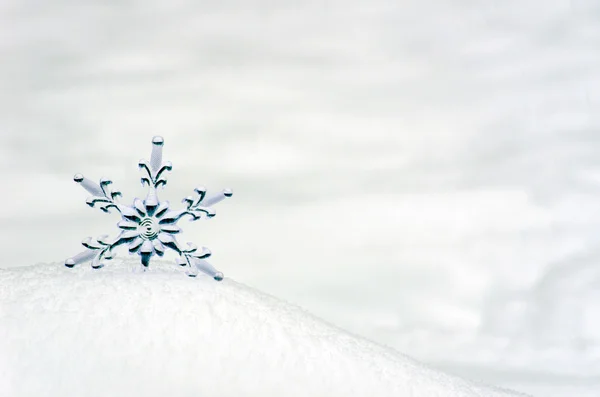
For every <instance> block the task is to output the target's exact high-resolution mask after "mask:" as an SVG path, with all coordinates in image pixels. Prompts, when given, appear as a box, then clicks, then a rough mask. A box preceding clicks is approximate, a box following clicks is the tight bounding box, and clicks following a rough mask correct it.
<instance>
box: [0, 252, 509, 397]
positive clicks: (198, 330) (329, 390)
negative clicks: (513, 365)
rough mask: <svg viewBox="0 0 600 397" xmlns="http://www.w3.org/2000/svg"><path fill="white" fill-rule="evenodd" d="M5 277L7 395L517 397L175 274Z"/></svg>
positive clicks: (233, 288) (2, 347) (285, 307)
mask: <svg viewBox="0 0 600 397" xmlns="http://www.w3.org/2000/svg"><path fill="white" fill-rule="evenodd" d="M135 269H139V264H137V263H136V262H134V261H132V260H127V261H124V262H121V263H119V262H116V261H115V263H110V265H108V266H107V267H106V268H104V269H102V270H101V271H95V270H92V269H90V268H88V267H80V268H77V269H75V270H70V269H66V268H64V267H63V266H61V265H58V264H51V265H50V264H49V265H42V264H40V265H36V266H29V267H21V268H13V269H2V270H0V395H1V396H10V397H25V396H35V397H39V396H56V397H59V396H60V397H71V396H72V397H79V396H86V397H94V396H106V397H108V396H110V397H119V396H124V397H125V396H127V397H131V396H144V397H152V396H159V397H164V396H172V397H183V396H211V397H219V396H232V397H233V396H247V397H250V396H257V397H258V396H260V397H268V396H277V397H279V396H287V397H293V396H303V397H306V396H310V397H319V396H323V397H336V396H357V397H358V396H360V397H363V396H373V397H384V396H390V397H392V396H394V397H397V396H405V397H411V396H415V397H428V396H431V397H433V396H439V397H442V396H443V397H459V396H460V397H471V396H472V397H475V396H482V397H483V396H485V397H493V396H498V397H500V396H507V397H508V396H516V395H517V394H513V393H510V392H508V391H501V390H498V389H493V388H491V387H484V386H478V385H474V384H472V383H470V382H467V381H465V380H462V379H460V378H457V377H453V376H449V375H446V374H444V373H441V372H438V371H435V370H432V369H429V368H427V367H425V366H424V365H421V364H419V363H417V362H415V361H413V360H412V359H409V358H407V357H406V356H403V355H401V354H399V353H397V352H396V351H394V350H392V349H390V348H387V347H383V346H380V345H377V344H375V343H373V342H370V341H367V340H365V339H362V338H359V337H356V336H353V335H351V334H349V333H346V332H344V331H343V330H341V329H339V328H336V327H333V326H331V325H328V324H326V323H325V322H323V321H321V320H319V319H317V318H316V317H314V316H312V315H311V314H309V313H307V312H306V311H304V310H302V309H300V308H298V307H296V306H292V305H290V304H288V303H285V302H283V301H280V300H278V299H276V298H273V297H271V296H269V295H266V294H264V293H261V292H259V291H257V290H255V289H252V288H249V287H246V286H244V285H242V284H239V283H237V282H235V281H232V280H230V279H225V280H224V281H223V282H221V283H217V282H215V281H214V280H212V279H210V278H209V277H203V276H200V277H198V278H196V279H193V278H188V277H186V276H185V275H184V274H183V273H182V272H181V271H180V269H177V268H175V266H174V265H173V264H171V263H169V262H166V263H165V262H164V261H162V262H161V261H155V262H153V267H152V268H151V269H150V270H149V271H146V272H141V271H139V270H138V271H132V270H135Z"/></svg>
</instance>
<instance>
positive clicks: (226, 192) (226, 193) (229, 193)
mask: <svg viewBox="0 0 600 397" xmlns="http://www.w3.org/2000/svg"><path fill="white" fill-rule="evenodd" d="M223 195H224V196H225V197H231V196H233V190H231V189H224V190H223Z"/></svg>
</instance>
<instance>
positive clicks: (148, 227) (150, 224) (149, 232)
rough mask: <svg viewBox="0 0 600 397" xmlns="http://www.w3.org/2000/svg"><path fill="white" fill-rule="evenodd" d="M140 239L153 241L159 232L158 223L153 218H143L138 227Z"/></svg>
mask: <svg viewBox="0 0 600 397" xmlns="http://www.w3.org/2000/svg"><path fill="white" fill-rule="evenodd" d="M138 231H139V232H140V237H141V238H142V239H144V240H154V239H155V238H156V236H158V232H159V231H160V229H159V227H158V223H156V220H154V219H153V218H144V219H142V221H141V222H140V226H139V227H138Z"/></svg>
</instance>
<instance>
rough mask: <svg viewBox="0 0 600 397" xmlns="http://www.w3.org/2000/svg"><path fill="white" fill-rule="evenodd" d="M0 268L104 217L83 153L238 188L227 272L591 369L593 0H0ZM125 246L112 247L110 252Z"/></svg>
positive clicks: (123, 186) (448, 344) (112, 172)
mask: <svg viewBox="0 0 600 397" xmlns="http://www.w3.org/2000/svg"><path fill="white" fill-rule="evenodd" d="M0 60H1V62H0V137H1V138H2V140H1V145H0V173H1V175H2V179H3V183H2V195H1V196H0V205H1V207H0V239H1V241H2V245H1V246H2V252H3V255H4V260H3V264H2V266H3V267H6V266H21V265H29V264H34V263H38V262H57V261H63V260H64V259H65V258H67V257H69V256H71V255H73V254H74V253H76V252H79V250H80V241H81V240H82V239H83V237H86V236H96V235H101V234H105V233H113V232H116V231H117V230H116V228H115V227H114V225H115V223H116V222H117V220H118V217H116V215H115V214H112V215H106V214H103V213H102V212H100V211H98V210H92V209H90V208H89V207H87V206H86V205H85V202H84V201H85V198H86V197H87V195H88V194H87V193H86V192H85V191H84V190H83V189H81V188H80V187H79V186H77V185H76V184H75V183H74V182H73V181H72V176H73V174H75V173H76V172H81V173H83V174H84V175H85V176H87V177H90V178H92V179H94V180H97V179H99V178H100V177H101V176H106V177H110V178H112V179H113V181H114V182H115V187H117V188H119V189H120V190H122V191H123V193H124V195H125V197H124V199H125V200H126V201H129V200H131V199H133V197H135V196H136V195H137V196H142V195H143V194H144V189H142V188H141V186H140V185H139V177H140V174H139V173H138V171H137V161H138V160H139V159H140V158H149V155H150V149H151V144H150V142H151V138H152V136H153V135H162V136H164V138H165V151H164V158H165V159H166V160H171V161H172V162H173V164H174V170H173V173H172V174H171V176H170V178H169V185H168V186H167V188H166V190H164V191H163V193H162V195H161V197H162V198H166V199H168V200H170V201H171V202H172V203H176V202H178V201H179V200H180V199H181V198H183V197H184V196H187V195H189V194H190V193H192V190H193V188H194V187H196V186H198V185H205V186H207V187H209V188H212V189H221V188H223V187H231V188H232V189H233V190H234V197H233V198H232V199H231V200H229V201H227V202H225V203H222V204H219V206H218V207H216V209H217V217H216V218H214V219H212V220H210V221H203V222H197V223H190V224H187V223H186V222H183V223H182V224H181V225H182V226H183V227H184V228H185V234H184V235H183V237H184V239H183V240H184V241H194V242H196V243H197V244H199V245H206V246H208V247H210V248H211V250H212V251H213V259H212V262H213V263H214V264H215V266H216V267H217V268H218V269H219V270H222V271H223V272H224V273H225V275H226V276H228V277H231V278H234V279H235V280H237V281H240V282H243V283H246V284H248V285H251V286H253V287H256V288H259V289H261V290H263V291H266V292H269V293H271V294H273V295H276V296H278V297H280V298H283V299H286V300H288V301H291V302H294V303H297V304H299V305H301V306H303V307H305V308H306V309H308V310H309V311H311V312H313V313H315V314H317V315H318V316H320V317H322V318H324V319H326V320H328V321H330V322H332V323H334V324H337V325H339V326H341V327H344V328H346V329H349V330H351V331H353V332H355V333H358V334H361V335H364V336H366V337H368V338H370V339H373V340H375V341H378V342H380V343H383V344H387V345H390V346H393V347H395V348H397V349H398V350H400V351H402V352H405V353H407V354H410V355H412V356H414V357H415V358H418V359H419V360H422V361H425V362H428V363H430V364H432V365H435V366H438V367H441V368H443V369H446V370H448V371H451V372H454V373H458V374H461V375H466V376H468V377H470V378H474V379H480V380H484V381H487V382H492V383H499V384H502V385H506V386H509V387H516V388H519V389H521V390H524V391H529V392H531V393H539V395H543V396H550V395H557V396H558V395H561V396H573V395H578V396H579V395H581V396H583V395H585V393H591V394H589V395H590V396H591V395H598V392H595V390H596V391H597V390H600V337H599V336H598V335H599V334H600V320H598V315H600V303H598V302H600V301H599V298H600V292H599V291H600V289H599V288H598V287H600V267H599V265H600V249H598V248H597V246H598V242H599V241H600V210H599V200H598V199H599V194H600V155H599V151H600V113H599V112H598V110H599V108H600V72H599V71H600V3H598V2H595V1H592V0H570V1H569V0H550V1H542V0H518V1H517V0H504V1H494V0H480V1H474V0H460V1H459V0H454V1H451V0H403V1H399V0H370V1H359V0H351V1H347V0H346V1H340V0H324V1H310V0H307V1H299V0H298V1H295V0H286V1H273V0H256V1H251V2H244V1H241V0H235V1H230V0H224V1H198V0H196V1H192V0H178V1H158V0H146V1H122V2H118V1H111V2H107V1H87V2H73V1H67V0H57V1H53V2H47V1H40V0H20V1H16V0H5V1H3V2H0ZM120 252H122V253H123V254H125V252H123V251H120Z"/></svg>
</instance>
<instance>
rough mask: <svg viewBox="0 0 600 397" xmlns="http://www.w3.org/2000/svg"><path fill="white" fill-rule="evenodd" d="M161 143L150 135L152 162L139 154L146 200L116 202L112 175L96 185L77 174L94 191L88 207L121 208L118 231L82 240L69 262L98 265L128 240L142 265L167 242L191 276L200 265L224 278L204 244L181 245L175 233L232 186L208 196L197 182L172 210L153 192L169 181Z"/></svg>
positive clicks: (205, 212)
mask: <svg viewBox="0 0 600 397" xmlns="http://www.w3.org/2000/svg"><path fill="white" fill-rule="evenodd" d="M163 145H164V140H163V138H162V137H160V136H155V137H154V138H153V139H152V154H151V157H150V162H148V161H146V160H140V162H139V167H140V169H141V170H142V171H143V172H144V174H145V175H144V176H143V177H142V186H148V194H147V196H146V199H144V200H141V199H139V198H136V199H135V200H134V201H133V205H132V206H128V205H123V204H120V203H118V202H117V200H118V198H119V197H120V196H121V192H118V191H113V190H112V189H111V184H112V181H110V180H108V179H104V178H102V179H101V180H100V184H99V185H98V184H96V183H94V182H93V181H91V180H90V179H88V178H85V177H84V176H83V175H81V174H76V175H75V177H74V178H73V179H74V180H75V182H77V183H79V184H80V185H81V186H82V187H83V188H84V189H85V190H87V191H88V192H90V193H91V194H92V197H90V198H88V199H87V201H86V202H87V204H88V205H89V206H90V207H98V208H100V209H101V210H102V211H104V212H110V210H111V209H113V208H114V209H116V210H117V211H118V212H119V213H120V214H121V218H122V219H121V221H120V222H119V223H118V224H117V226H118V227H119V229H121V232H120V234H119V235H118V236H117V237H114V238H109V236H101V237H98V238H96V239H92V238H91V237H88V238H86V239H85V240H83V242H82V244H83V246H84V247H85V248H86V250H85V251H83V252H81V253H79V254H77V255H75V256H74V257H72V258H69V259H67V260H66V261H65V265H66V266H67V267H73V266H75V265H78V264H81V263H84V262H88V261H91V264H92V267H93V268H95V269H99V268H101V267H102V266H104V263H103V261H104V260H110V259H112V258H113V257H114V253H113V250H114V249H115V248H116V247H118V246H120V245H123V244H128V248H129V252H130V253H131V254H133V253H137V254H139V255H140V257H141V262H142V265H143V266H145V267H148V265H149V264H150V259H151V258H152V257H153V256H154V255H158V256H163V255H164V253H165V249H166V248H169V249H171V250H173V251H175V252H176V253H177V254H178V257H177V261H176V263H177V264H178V265H180V266H185V267H187V268H188V275H189V276H196V275H198V271H202V272H204V273H206V274H208V275H209V276H211V277H213V278H214V279H215V280H217V281H221V280H222V279H223V273H221V272H219V271H217V270H216V269H215V268H214V267H213V266H212V265H211V264H210V263H209V262H208V261H206V258H208V257H209V256H210V255H211V253H210V250H209V249H208V248H205V247H203V248H202V249H200V250H198V248H197V247H196V246H195V245H194V244H191V243H187V247H185V248H184V247H182V246H181V245H180V244H179V242H178V241H177V238H176V235H177V234H179V233H180V232H181V228H179V226H177V222H178V221H179V220H180V219H181V218H183V217H184V216H186V215H189V216H190V217H191V220H192V221H196V220H198V219H201V218H203V217H206V218H212V217H213V216H215V211H214V210H213V209H212V208H211V206H213V205H214V204H217V203H218V202H219V201H221V200H223V199H225V198H227V197H231V195H232V192H231V190H229V189H225V190H223V191H221V192H219V193H217V194H213V195H210V196H208V195H207V194H206V189H205V188H203V187H198V188H196V189H195V190H194V192H195V193H196V196H195V197H193V196H188V197H186V198H185V199H183V203H185V204H186V208H184V209H181V210H171V209H170V207H169V202H168V201H160V200H159V199H158V196H157V189H158V188H159V187H164V186H165V185H166V184H167V179H166V175H165V174H166V173H167V171H171V170H172V169H173V166H172V164H171V162H169V161H167V162H164V163H163V161H162V148H163Z"/></svg>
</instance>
